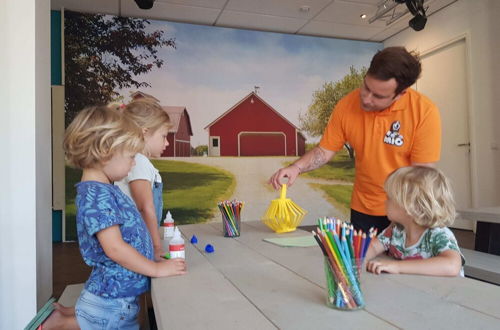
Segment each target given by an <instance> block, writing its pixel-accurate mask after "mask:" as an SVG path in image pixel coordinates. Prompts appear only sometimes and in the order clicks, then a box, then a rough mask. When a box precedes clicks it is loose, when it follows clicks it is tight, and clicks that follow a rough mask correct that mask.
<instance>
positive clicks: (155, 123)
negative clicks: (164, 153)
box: [122, 99, 171, 132]
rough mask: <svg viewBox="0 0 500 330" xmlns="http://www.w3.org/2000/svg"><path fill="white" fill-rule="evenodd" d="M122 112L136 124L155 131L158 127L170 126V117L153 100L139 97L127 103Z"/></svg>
mask: <svg viewBox="0 0 500 330" xmlns="http://www.w3.org/2000/svg"><path fill="white" fill-rule="evenodd" d="M122 112H123V114H124V115H125V116H126V117H128V118H130V119H131V120H132V121H134V122H135V123H136V124H137V126H139V127H140V128H143V129H148V130H150V131H151V132H155V131H156V130H157V129H159V128H160V127H162V126H164V125H167V127H168V128H170V127H171V123H170V117H169V116H168V114H167V113H166V112H165V111H164V110H163V109H162V107H161V106H160V105H159V104H158V103H156V102H155V101H153V100H147V99H139V100H134V101H132V102H130V103H129V104H127V105H126V106H125V107H124V108H123V109H122Z"/></svg>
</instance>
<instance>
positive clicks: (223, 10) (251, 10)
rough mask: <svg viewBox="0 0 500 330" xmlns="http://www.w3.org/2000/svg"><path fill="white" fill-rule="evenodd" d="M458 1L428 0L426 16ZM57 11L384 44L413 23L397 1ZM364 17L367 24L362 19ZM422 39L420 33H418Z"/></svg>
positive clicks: (243, 1)
mask: <svg viewBox="0 0 500 330" xmlns="http://www.w3.org/2000/svg"><path fill="white" fill-rule="evenodd" d="M455 1H456V0H425V2H424V3H425V5H424V6H425V7H427V6H428V9H427V16H428V17H429V16H430V17H429V20H432V13H434V12H436V11H438V10H440V9H442V8H444V7H446V6H448V5H449V4H451V3H453V2H455ZM383 5H385V6H386V7H388V8H390V7H394V14H396V15H397V14H404V13H405V12H406V14H404V15H403V16H401V17H400V18H399V19H396V20H394V22H392V23H391V24H389V25H388V24H387V21H388V19H390V18H391V16H390V15H391V14H392V13H393V11H392V10H391V11H389V13H388V15H389V17H386V18H385V20H380V19H377V20H375V21H373V22H372V23H371V24H370V23H369V21H370V18H372V17H373V16H374V15H375V14H376V13H377V10H379V11H380V10H381V9H383ZM51 7H52V9H53V10H60V9H61V8H63V7H64V8H65V9H68V10H74V11H81V12H88V13H105V14H113V15H121V16H132V17H144V18H151V19H160V20H167V21H173V22H183V23H193V24H201V25H211V26H220V27H230V28H241V29H251V30H260V31H270V32H282V33H291V34H298V35H311V36H321V37H334V38H344V39H355V40H368V41H384V40H385V39H387V38H389V37H391V36H392V35H394V34H396V33H398V32H400V31H402V30H404V29H406V28H408V20H409V19H411V18H412V16H411V14H410V13H408V12H407V9H406V6H405V5H404V4H398V5H396V3H394V0H156V1H155V3H154V6H153V8H152V9H150V10H142V9H139V8H138V7H137V4H136V3H135V1H134V0H51ZM362 14H366V15H367V17H366V18H365V19H362V18H361V15H362ZM415 33H418V32H415Z"/></svg>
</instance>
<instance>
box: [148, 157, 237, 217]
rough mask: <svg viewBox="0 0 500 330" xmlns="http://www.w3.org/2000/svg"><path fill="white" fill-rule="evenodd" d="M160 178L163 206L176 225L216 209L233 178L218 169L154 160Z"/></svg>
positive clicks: (228, 194) (230, 191) (231, 186)
mask: <svg viewBox="0 0 500 330" xmlns="http://www.w3.org/2000/svg"><path fill="white" fill-rule="evenodd" d="M153 164H154V166H155V167H156V168H157V169H158V170H159V171H160V174H161V176H162V180H163V209H164V210H170V213H172V216H173V217H174V219H175V222H176V223H177V224H187V223H199V222H205V221H207V220H209V219H210V218H212V217H213V215H214V214H215V212H217V211H218V208H217V202H218V201H221V200H225V199H228V198H230V197H231V195H232V194H233V191H234V188H235V186H236V181H235V180H234V177H233V175H232V174H231V173H229V172H227V171H224V170H221V169H219V168H215V167H211V166H206V165H200V164H192V163H186V162H178V161H171V160H155V161H153Z"/></svg>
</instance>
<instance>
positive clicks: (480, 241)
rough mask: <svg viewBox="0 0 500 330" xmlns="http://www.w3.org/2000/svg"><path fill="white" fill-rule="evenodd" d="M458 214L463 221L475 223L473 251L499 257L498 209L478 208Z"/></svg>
mask: <svg viewBox="0 0 500 330" xmlns="http://www.w3.org/2000/svg"><path fill="white" fill-rule="evenodd" d="M458 213H459V215H460V217H462V218H463V219H468V220H475V221H477V224H476V238H475V243H474V249H475V250H477V251H481V252H486V253H491V254H496V255H500V207H498V206H497V207H478V208H471V209H466V210H459V211H458Z"/></svg>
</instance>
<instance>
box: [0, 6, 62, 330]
mask: <svg viewBox="0 0 500 330" xmlns="http://www.w3.org/2000/svg"><path fill="white" fill-rule="evenodd" d="M49 38H50V2H49V0H22V1H20V0H2V1H0V40H1V45H2V50H1V51H0V72H1V79H0V93H1V94H0V100H2V104H1V107H0V113H1V120H0V141H1V144H0V148H1V149H0V150H1V161H0V182H1V185H2V187H1V189H0V226H1V227H0V228H1V230H0V263H1V268H0V293H1V294H0V329H22V328H24V326H26V324H27V323H28V322H29V320H30V319H31V318H32V317H33V316H34V315H35V314H36V311H37V309H38V308H39V307H41V305H43V303H45V302H46V301H47V299H48V298H49V297H50V295H51V294H52V220H51V219H52V214H51V171H50V166H51V165H50V164H51V147H50V39H49Z"/></svg>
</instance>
